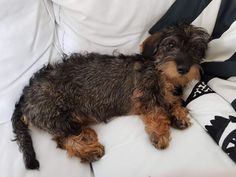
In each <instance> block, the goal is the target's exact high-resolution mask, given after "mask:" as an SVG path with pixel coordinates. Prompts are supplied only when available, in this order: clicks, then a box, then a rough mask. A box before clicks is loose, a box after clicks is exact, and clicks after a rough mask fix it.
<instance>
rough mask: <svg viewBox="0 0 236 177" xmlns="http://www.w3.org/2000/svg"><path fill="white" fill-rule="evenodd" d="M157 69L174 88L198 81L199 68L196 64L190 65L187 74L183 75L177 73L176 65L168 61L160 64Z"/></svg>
mask: <svg viewBox="0 0 236 177" xmlns="http://www.w3.org/2000/svg"><path fill="white" fill-rule="evenodd" d="M159 69H160V70H161V71H162V73H163V74H164V75H165V76H166V78H167V79H168V80H169V81H170V82H171V83H173V84H174V85H175V86H182V87H184V86H186V85H187V84H188V83H189V82H191V81H192V80H200V66H199V65H198V64H194V65H192V66H191V68H190V70H189V72H188V73H186V74H184V75H182V74H179V73H178V71H177V67H176V63H175V62H174V61H168V62H166V63H164V64H161V65H160V66H159Z"/></svg>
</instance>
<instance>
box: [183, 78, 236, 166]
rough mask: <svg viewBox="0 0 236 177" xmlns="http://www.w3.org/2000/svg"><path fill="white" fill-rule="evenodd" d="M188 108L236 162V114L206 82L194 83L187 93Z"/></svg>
mask: <svg viewBox="0 0 236 177" xmlns="http://www.w3.org/2000/svg"><path fill="white" fill-rule="evenodd" d="M185 103H186V107H187V108H188V109H189V110H190V114H191V115H192V117H193V118H194V119H195V120H196V121H197V122H198V123H199V124H200V125H201V126H202V127H203V128H204V129H205V130H206V131H207V132H208V133H209V135H210V136H211V137H212V138H213V139H214V140H215V142H216V143H217V144H218V145H219V146H220V147H221V148H222V149H223V151H224V152H226V153H227V154H228V155H229V157H230V158H231V159H232V160H233V161H234V162H236V112H235V111H234V109H233V107H232V106H231V105H230V104H229V103H228V102H227V101H226V100H225V99H224V98H223V97H221V96H220V95H218V94H217V93H216V92H215V91H213V90H212V89H211V88H210V87H209V86H208V85H207V84H206V83H204V82H194V83H192V85H190V86H189V87H188V88H187V90H186V91H185Z"/></svg>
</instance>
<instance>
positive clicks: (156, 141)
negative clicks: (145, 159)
mask: <svg viewBox="0 0 236 177" xmlns="http://www.w3.org/2000/svg"><path fill="white" fill-rule="evenodd" d="M150 141H151V142H152V144H153V146H154V147H155V148H157V149H165V148H167V147H168V146H169V142H170V136H169V134H165V135H160V136H158V135H156V134H151V135H150Z"/></svg>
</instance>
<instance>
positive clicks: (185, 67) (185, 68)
mask: <svg viewBox="0 0 236 177" xmlns="http://www.w3.org/2000/svg"><path fill="white" fill-rule="evenodd" d="M189 69H190V68H189V66H188V65H184V64H180V65H177V70H178V73H179V74H186V73H188V71H189Z"/></svg>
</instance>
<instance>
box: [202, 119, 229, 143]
mask: <svg viewBox="0 0 236 177" xmlns="http://www.w3.org/2000/svg"><path fill="white" fill-rule="evenodd" d="M210 122H211V125H206V126H205V128H206V129H207V132H208V133H209V134H210V135H211V137H212V138H213V139H214V140H215V142H216V143H217V144H218V143H219V141H220V137H221V135H222V134H223V132H224V130H225V128H226V127H227V126H228V124H229V122H230V120H229V119H228V118H224V117H221V116H215V119H213V120H211V121H210Z"/></svg>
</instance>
